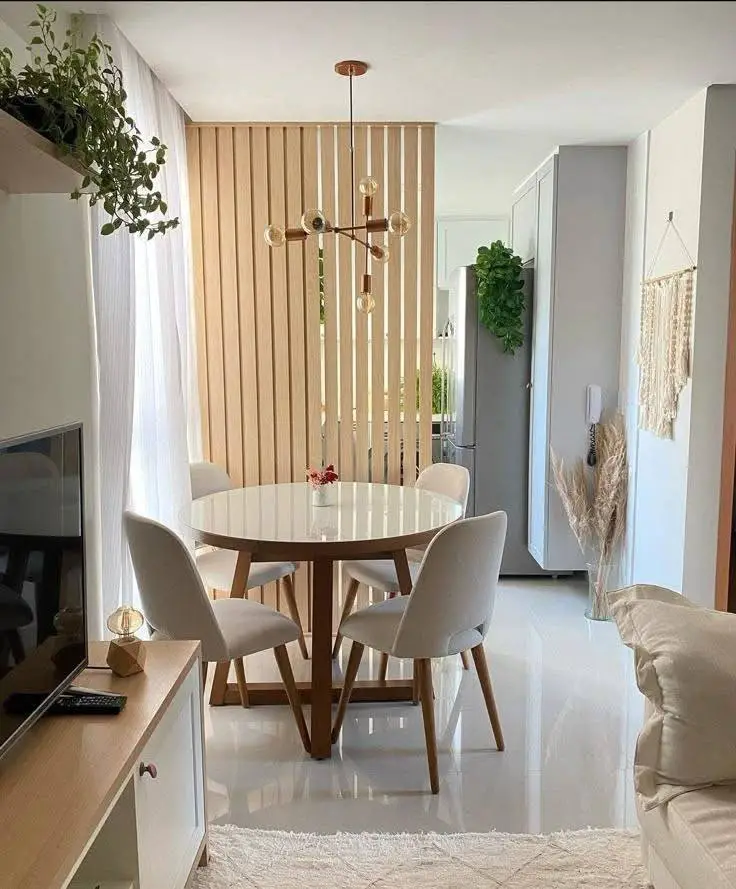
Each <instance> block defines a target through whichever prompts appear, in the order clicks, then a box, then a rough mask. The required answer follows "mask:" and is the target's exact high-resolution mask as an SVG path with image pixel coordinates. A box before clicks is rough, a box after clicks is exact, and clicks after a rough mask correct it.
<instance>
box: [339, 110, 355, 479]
mask: <svg viewBox="0 0 736 889" xmlns="http://www.w3.org/2000/svg"><path fill="white" fill-rule="evenodd" d="M349 145H350V131H349V129H348V128H347V127H338V128H337V206H338V212H339V219H340V220H343V219H350V207H351V197H352V185H351V178H350V151H349ZM337 242H338V243H337V255H338V272H339V277H338V280H339V291H338V292H339V299H338V321H339V333H338V339H339V343H340V348H339V360H340V365H339V366H340V371H339V383H340V460H339V464H338V472H339V474H340V477H341V478H342V479H344V480H345V481H353V479H354V478H355V463H354V459H353V458H354V436H353V373H354V367H353V308H354V306H355V299H354V298H353V242H352V241H350V240H348V238H346V237H341V236H337Z"/></svg>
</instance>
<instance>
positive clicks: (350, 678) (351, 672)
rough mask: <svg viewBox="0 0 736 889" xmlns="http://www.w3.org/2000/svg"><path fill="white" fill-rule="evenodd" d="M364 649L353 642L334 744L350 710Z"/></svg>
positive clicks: (334, 727)
mask: <svg viewBox="0 0 736 889" xmlns="http://www.w3.org/2000/svg"><path fill="white" fill-rule="evenodd" d="M364 649H365V646H364V645H361V644H360V642H353V647H352V648H351V649H350V656H349V657H348V665H347V667H346V669H345V680H344V682H343V685H342V692H341V694H340V702H339V704H338V705H337V713H336V714H335V723H334V725H333V726H332V743H333V744H334V743H335V742H336V741H337V736H338V735H339V734H340V729H341V728H342V723H343V720H344V719H345V711H346V710H347V709H348V703H349V701H350V693H351V692H352V690H353V685H354V684H355V677H356V676H357V675H358V667H359V666H360V659H361V658H362V657H363V650H364Z"/></svg>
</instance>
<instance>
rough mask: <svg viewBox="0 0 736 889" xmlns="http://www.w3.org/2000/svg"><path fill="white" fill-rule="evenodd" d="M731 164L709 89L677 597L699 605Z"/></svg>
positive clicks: (708, 566) (728, 109)
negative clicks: (682, 543) (680, 581)
mask: <svg viewBox="0 0 736 889" xmlns="http://www.w3.org/2000/svg"><path fill="white" fill-rule="evenodd" d="M735 159H736V86H713V87H710V88H709V89H708V94H707V99H706V105H705V138H704V147H703V171H702V186H701V213H700V228H699V233H698V251H697V256H698V259H697V263H698V271H697V273H696V274H697V280H696V306H695V319H694V327H693V367H692V402H691V411H690V448H689V471H688V479H687V514H686V518H685V561H684V566H683V592H684V593H685V595H686V596H688V597H689V598H691V599H693V600H694V601H696V602H702V603H704V604H707V605H712V604H713V602H714V595H715V578H716V572H715V566H716V542H717V533H718V510H719V504H720V486H721V448H722V443H723V431H722V430H723V401H724V384H725V375H726V345H727V326H728V310H729V279H730V268H731V229H732V222H733V194H734V161H735Z"/></svg>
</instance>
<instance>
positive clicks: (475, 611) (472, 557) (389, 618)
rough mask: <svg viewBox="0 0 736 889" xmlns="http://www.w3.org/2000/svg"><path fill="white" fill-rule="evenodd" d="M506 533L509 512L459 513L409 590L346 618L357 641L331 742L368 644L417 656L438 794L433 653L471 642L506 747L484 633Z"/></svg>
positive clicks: (347, 632)
mask: <svg viewBox="0 0 736 889" xmlns="http://www.w3.org/2000/svg"><path fill="white" fill-rule="evenodd" d="M505 540H506V513H505V512H494V513H491V514H490V515H484V516H478V517H476V518H472V519H461V520H460V521H458V522H455V523H454V524H452V525H449V526H448V527H446V528H443V529H442V531H440V532H439V533H438V534H437V536H436V537H435V538H434V539H433V540H432V542H431V543H430V544H429V546H428V547H427V551H426V554H425V556H424V560H423V561H422V563H421V565H420V567H419V570H418V572H417V575H416V580H415V583H414V588H413V590H412V592H411V595H410V596H396V597H395V598H393V599H386V600H385V601H384V602H379V603H378V604H377V605H372V606H371V607H370V608H365V609H363V610H362V611H357V612H355V614H351V615H350V616H349V617H347V618H346V619H345V621H344V622H343V625H342V633H343V636H345V638H346V639H352V640H353V646H352V648H351V650H350V657H349V659H348V665H347V669H346V671H345V684H344V685H343V690H342V694H341V696H340V703H339V706H338V710H337V715H336V717H335V725H334V728H333V730H332V740H333V742H334V741H336V740H337V736H338V735H339V733H340V729H341V727H342V723H343V719H344V718H345V710H346V708H347V705H348V702H349V700H350V693H351V691H352V688H353V684H354V682H355V677H356V674H357V672H358V667H359V666H360V660H361V657H362V655H363V649H364V648H365V646H366V645H368V646H370V647H371V648H374V649H376V650H377V651H382V652H387V653H388V654H390V655H392V656H393V657H400V658H412V659H413V661H414V671H415V674H414V675H415V676H416V677H417V678H418V686H419V696H420V699H421V703H422V713H423V716H424V733H425V738H426V741H427V759H428V762H429V777H430V784H431V787H432V793H438V792H439V771H438V765H437V740H436V736H435V728H434V702H433V699H432V697H433V696H432V662H431V660H430V659H431V658H438V657H449V656H451V655H455V654H457V653H458V652H461V651H466V650H468V649H470V651H472V653H473V659H474V661H475V666H476V669H477V671H478V678H479V679H480V683H481V687H482V689H483V697H484V698H485V702H486V708H487V710H488V715H489V717H490V720H491V726H492V728H493V735H494V737H495V740H496V747H497V748H498V749H499V750H503V748H504V743H503V734H502V732H501V722H500V720H499V717H498V711H497V709H496V702H495V700H494V697H493V689H492V686H491V678H490V675H489V673H488V665H487V663H486V656H485V650H484V648H483V640H484V639H485V637H486V633H487V632H488V626H489V624H490V621H491V616H492V614H493V605H494V601H495V598H496V587H497V584H498V572H499V569H500V567H501V556H502V555H503V547H504V542H505Z"/></svg>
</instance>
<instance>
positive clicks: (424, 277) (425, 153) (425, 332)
mask: <svg viewBox="0 0 736 889" xmlns="http://www.w3.org/2000/svg"><path fill="white" fill-rule="evenodd" d="M434 133H435V131H434V127H433V126H423V127H421V172H420V177H421V178H420V189H421V192H420V200H421V209H420V213H421V217H420V225H421V229H420V234H421V253H420V266H419V268H420V278H419V393H420V396H419V397H420V401H419V461H420V463H421V466H420V469H424V467H425V466H429V464H430V463H431V462H432V335H433V333H434V299H433V294H434V286H433V275H434V238H433V235H432V234H430V233H431V232H432V231H433V226H434Z"/></svg>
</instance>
